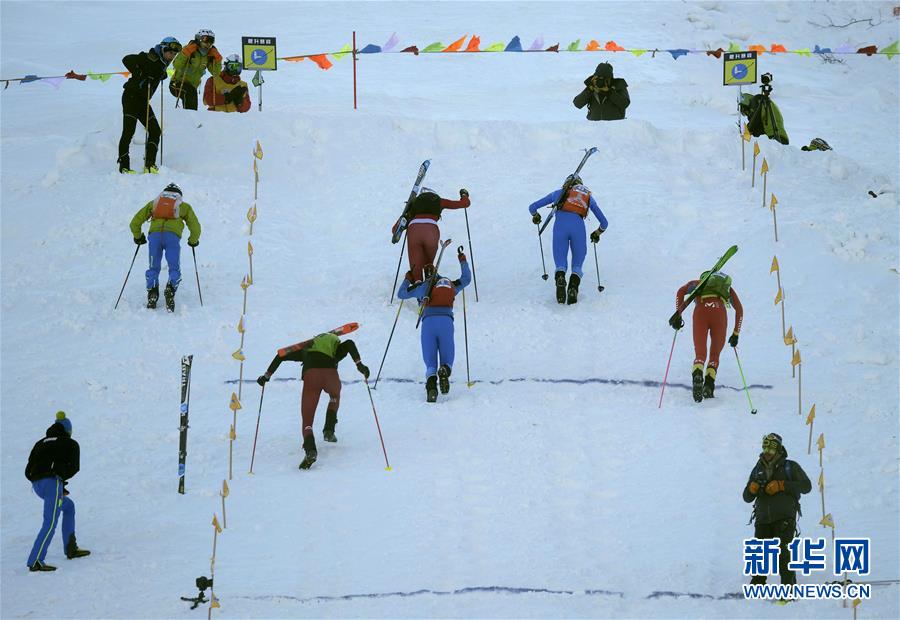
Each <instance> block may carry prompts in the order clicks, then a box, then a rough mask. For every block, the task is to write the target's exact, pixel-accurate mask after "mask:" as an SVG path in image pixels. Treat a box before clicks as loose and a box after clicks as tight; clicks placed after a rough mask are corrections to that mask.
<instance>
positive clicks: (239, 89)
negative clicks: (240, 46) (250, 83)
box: [203, 54, 250, 112]
mask: <svg viewBox="0 0 900 620" xmlns="http://www.w3.org/2000/svg"><path fill="white" fill-rule="evenodd" d="M241 67H242V65H241V57H240V56H238V55H237V54H230V55H229V56H228V58H227V59H225V67H224V68H223V69H222V72H221V73H220V74H219V75H214V76H212V77H210V78H209V79H208V80H206V86H204V87H203V104H204V105H206V106H209V107H208V108H207V110H209V111H210V112H246V111H247V110H249V109H250V91H249V90H248V89H247V82H245V81H243V80H242V79H241V77H240V76H241Z"/></svg>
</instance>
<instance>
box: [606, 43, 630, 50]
mask: <svg viewBox="0 0 900 620" xmlns="http://www.w3.org/2000/svg"><path fill="white" fill-rule="evenodd" d="M605 49H606V51H607V52H624V51H626V50H625V48H624V47H622V46H621V45H619V44H618V43H616V42H615V41H607V42H606V48H605Z"/></svg>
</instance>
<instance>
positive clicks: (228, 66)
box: [225, 62, 242, 73]
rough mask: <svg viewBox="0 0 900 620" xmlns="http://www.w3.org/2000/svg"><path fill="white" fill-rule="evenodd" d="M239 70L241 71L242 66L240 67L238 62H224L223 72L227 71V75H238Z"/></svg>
mask: <svg viewBox="0 0 900 620" xmlns="http://www.w3.org/2000/svg"><path fill="white" fill-rule="evenodd" d="M241 69H242V66H241V63H239V62H226V63H225V70H226V71H228V73H240V72H241Z"/></svg>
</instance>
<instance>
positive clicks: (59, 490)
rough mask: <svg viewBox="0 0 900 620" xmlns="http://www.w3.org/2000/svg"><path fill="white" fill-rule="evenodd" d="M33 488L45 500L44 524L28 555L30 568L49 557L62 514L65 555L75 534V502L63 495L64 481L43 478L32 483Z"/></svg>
mask: <svg viewBox="0 0 900 620" xmlns="http://www.w3.org/2000/svg"><path fill="white" fill-rule="evenodd" d="M31 488H32V490H34V492H35V493H36V494H37V496H38V497H40V498H41V499H42V500H44V522H43V524H41V530H40V531H39V532H38V535H37V538H36V539H35V540H34V546H32V548H31V553H30V554H29V555H28V566H31V565H33V564H34V562H35V560H40V561H41V562H43V561H44V558H45V557H47V549H48V548H49V547H50V541H51V540H52V539H53V533H54V532H56V524H57V523H58V522H59V514H60V513H62V534H63V553H65V548H66V543H67V542H68V541H69V536H71V535H72V534H74V533H75V502H73V501H72V500H70V499H69V498H68V497H66V496H65V495H63V481H62V480H60V479H59V478H57V477H55V476H54V477H53V478H41V479H40V480H36V481H35V482H32V483H31Z"/></svg>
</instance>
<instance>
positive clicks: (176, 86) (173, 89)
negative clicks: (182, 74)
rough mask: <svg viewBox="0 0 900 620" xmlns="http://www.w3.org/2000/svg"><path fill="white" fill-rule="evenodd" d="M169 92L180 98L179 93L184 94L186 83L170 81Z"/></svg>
mask: <svg viewBox="0 0 900 620" xmlns="http://www.w3.org/2000/svg"><path fill="white" fill-rule="evenodd" d="M169 92H170V93H172V94H173V95H175V96H176V97H177V96H178V93H180V92H184V83H183V82H182V81H180V80H169Z"/></svg>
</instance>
